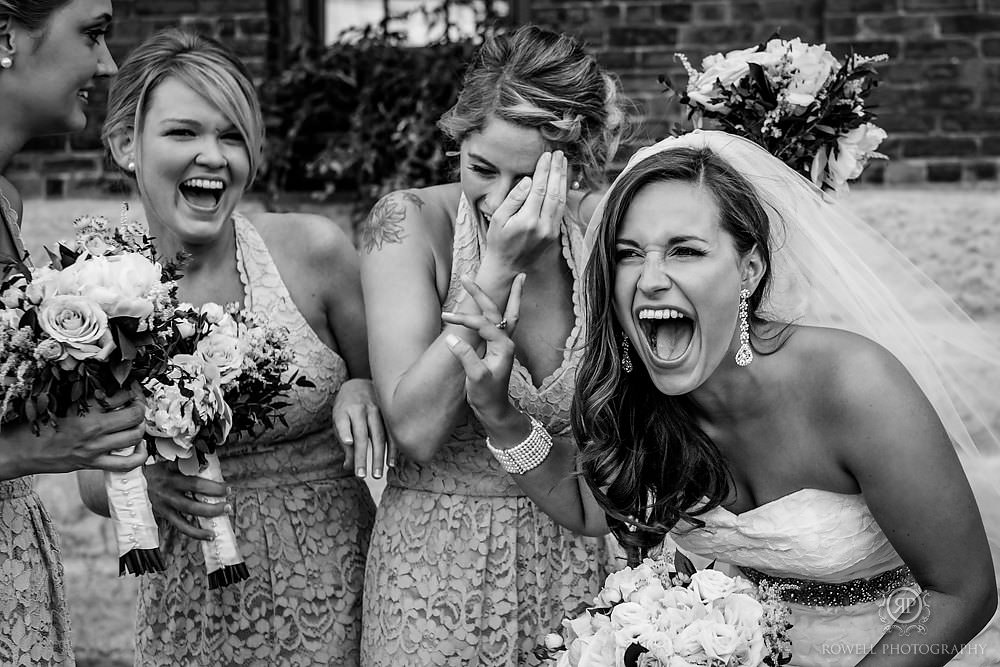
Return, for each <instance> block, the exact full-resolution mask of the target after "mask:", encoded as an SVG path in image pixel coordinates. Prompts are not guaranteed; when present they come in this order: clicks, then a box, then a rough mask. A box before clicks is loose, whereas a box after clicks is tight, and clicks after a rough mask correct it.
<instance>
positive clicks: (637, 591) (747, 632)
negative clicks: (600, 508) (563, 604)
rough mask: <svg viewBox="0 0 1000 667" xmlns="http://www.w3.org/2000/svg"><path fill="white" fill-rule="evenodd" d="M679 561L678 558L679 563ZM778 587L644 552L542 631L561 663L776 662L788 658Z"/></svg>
mask: <svg viewBox="0 0 1000 667" xmlns="http://www.w3.org/2000/svg"><path fill="white" fill-rule="evenodd" d="M675 564H676V566H675ZM788 613H789V611H788V608H787V606H785V605H784V604H783V603H782V602H781V600H780V591H778V590H775V589H771V588H767V587H766V586H764V587H762V588H760V589H758V588H755V587H754V586H753V584H751V583H750V582H749V581H747V580H745V579H743V578H741V577H729V576H727V575H726V574H724V573H722V572H719V571H717V570H714V569H711V566H710V567H709V568H708V569H704V570H695V568H694V566H693V565H692V564H691V562H690V561H689V560H688V559H687V558H685V557H684V556H683V555H682V554H680V552H677V554H675V556H674V559H673V562H667V561H654V560H650V559H648V558H647V559H646V560H644V561H642V563H641V564H640V565H638V566H637V567H634V568H632V567H626V568H625V569H623V570H621V571H619V572H615V573H613V574H611V575H610V576H608V578H607V581H606V582H605V584H604V588H603V589H602V590H601V592H600V593H599V594H598V596H597V597H596V598H595V599H594V606H593V607H592V608H590V609H588V610H586V611H585V612H584V613H583V614H582V615H580V616H578V617H576V618H572V619H566V620H564V621H563V628H564V630H565V632H566V638H565V641H564V639H563V637H562V635H560V634H557V633H553V634H550V635H548V636H546V637H545V640H544V647H541V648H539V650H538V651H537V653H538V655H539V657H541V658H543V659H549V660H554V661H555V664H556V667H576V666H577V665H595V666H597V665H601V666H603V665H607V667H613V666H617V665H625V667H694V666H696V665H697V666H702V665H706V666H711V667H737V666H739V667H758V666H759V665H771V666H772V667H777V666H778V665H783V664H786V663H788V662H789V660H791V644H790V642H789V640H788V638H787V634H786V633H787V630H788V628H789V627H791V626H790V625H789V624H788Z"/></svg>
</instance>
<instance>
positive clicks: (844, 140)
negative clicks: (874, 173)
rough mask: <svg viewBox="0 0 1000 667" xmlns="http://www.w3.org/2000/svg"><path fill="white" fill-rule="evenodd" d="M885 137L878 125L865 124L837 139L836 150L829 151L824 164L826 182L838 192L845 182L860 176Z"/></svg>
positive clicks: (883, 131)
mask: <svg viewBox="0 0 1000 667" xmlns="http://www.w3.org/2000/svg"><path fill="white" fill-rule="evenodd" d="M887 136H889V135H887V134H886V132H885V130H883V129H882V128H881V127H879V126H878V125H874V124H872V123H865V124H864V125H859V126H858V127H856V128H854V129H853V130H851V131H850V132H848V133H847V134H845V135H843V136H842V137H840V138H838V139H837V150H836V151H831V153H830V156H829V160H828V161H827V164H826V171H827V177H826V182H827V183H828V184H829V185H830V186H832V187H833V188H834V189H835V190H840V189H841V187H842V186H843V185H844V183H846V182H847V181H850V180H853V179H855V178H857V177H858V176H860V175H861V172H862V171H864V169H865V167H866V166H867V165H868V160H869V159H870V158H871V156H872V153H874V152H875V149H876V148H878V146H879V144H881V143H882V140H883V139H885V138H886V137H887Z"/></svg>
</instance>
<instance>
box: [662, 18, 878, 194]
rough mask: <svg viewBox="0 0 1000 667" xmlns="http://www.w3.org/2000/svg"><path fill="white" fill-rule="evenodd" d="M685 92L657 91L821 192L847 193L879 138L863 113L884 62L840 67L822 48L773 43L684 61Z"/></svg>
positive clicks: (859, 60) (860, 59)
mask: <svg viewBox="0 0 1000 667" xmlns="http://www.w3.org/2000/svg"><path fill="white" fill-rule="evenodd" d="M677 58H678V59H679V60H680V61H681V63H682V64H683V65H684V68H685V70H687V75H688V81H687V86H686V87H685V88H683V89H681V88H676V87H675V86H674V85H673V84H672V83H671V82H670V81H669V80H668V79H667V78H665V77H661V81H662V82H663V84H664V85H665V86H666V87H667V88H668V89H669V90H670V91H672V92H673V93H674V94H677V95H678V96H679V99H680V102H681V104H683V105H685V106H687V107H688V117H689V118H691V119H692V120H693V121H694V124H695V126H696V127H701V125H702V121H703V120H704V119H710V120H713V121H715V122H717V123H718V124H719V125H720V126H721V128H722V129H723V130H725V131H726V132H730V133H732V134H736V135H739V136H742V137H746V138H747V139H750V140H752V141H754V142H756V143H758V144H760V145H761V146H763V147H764V148H766V149H767V150H768V151H769V152H770V153H771V154H772V155H774V156H775V157H777V158H779V159H781V160H782V161H784V162H785V163H786V164H787V165H789V166H790V167H792V168H793V169H795V170H796V171H799V172H801V173H803V174H805V175H806V176H808V177H809V178H810V179H811V180H812V181H813V182H814V183H815V184H816V185H818V186H820V187H828V188H832V189H833V190H836V191H841V190H844V189H846V183H847V181H849V180H853V179H856V178H858V177H859V176H860V175H861V172H862V171H863V170H864V168H865V167H866V166H867V164H868V161H869V160H870V159H872V158H884V157H885V156H884V155H881V154H880V153H877V152H876V149H877V148H878V146H879V144H880V143H881V142H882V140H883V139H885V137H886V133H885V131H884V130H882V129H881V128H880V127H878V126H877V125H875V124H873V123H872V122H871V121H872V120H873V119H874V115H873V114H872V112H871V110H870V109H869V108H868V107H867V106H866V104H867V98H868V96H869V94H870V93H871V91H872V89H873V88H874V87H875V85H876V84H877V76H878V74H877V72H876V70H875V65H876V64H877V63H880V62H883V61H885V60H887V59H888V58H887V56H885V55H879V56H874V57H866V56H861V55H857V54H855V53H853V52H852V53H851V54H850V55H849V56H848V57H847V58H846V59H845V60H844V62H843V63H841V62H840V61H838V60H837V59H836V58H834V57H833V55H832V54H831V53H830V52H829V51H828V50H827V49H826V46H825V45H823V44H819V45H813V44H806V43H804V42H802V41H801V40H800V39H798V38H795V39H792V40H783V39H779V38H777V37H773V38H771V39H770V40H768V41H767V42H765V43H763V44H760V45H759V46H754V47H751V48H748V49H742V50H736V51H730V52H729V53H725V54H723V53H715V54H712V55H710V56H708V57H706V58H705V59H704V60H703V61H702V62H701V71H699V70H697V69H695V68H694V67H693V66H692V65H691V63H690V62H689V61H688V59H687V58H686V57H685V56H684V55H683V54H677Z"/></svg>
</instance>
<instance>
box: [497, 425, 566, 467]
mask: <svg viewBox="0 0 1000 667" xmlns="http://www.w3.org/2000/svg"><path fill="white" fill-rule="evenodd" d="M528 419H529V420H531V433H529V434H528V437H527V438H525V439H524V440H522V441H521V442H520V443H518V444H517V445H514V446H513V447H511V448H510V449H497V448H496V447H494V446H493V445H491V444H490V439H489V438H488V437H487V438H486V448H487V449H489V450H490V454H492V455H493V456H494V458H496V460H497V461H499V462H500V465H501V466H502V467H503V469H504V470H506V471H507V472H509V473H511V474H512V475H523V474H524V473H526V472H528V471H529V470H533V469H535V468H537V467H538V466H540V465H541V464H542V462H543V461H544V460H545V458H546V457H547V456H548V455H549V450H550V449H552V436H550V435H549V432H548V431H546V430H545V427H544V426H542V423H541V422H540V421H538V420H537V419H535V418H534V417H532V416H531V415H528Z"/></svg>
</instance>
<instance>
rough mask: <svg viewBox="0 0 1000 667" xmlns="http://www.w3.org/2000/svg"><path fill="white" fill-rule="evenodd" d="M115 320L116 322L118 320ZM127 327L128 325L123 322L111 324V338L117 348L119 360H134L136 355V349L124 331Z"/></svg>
mask: <svg viewBox="0 0 1000 667" xmlns="http://www.w3.org/2000/svg"><path fill="white" fill-rule="evenodd" d="M115 319H116V320H117V319H118V318H115ZM127 326H128V325H126V324H124V323H123V322H115V323H114V324H112V325H111V337H112V338H113V339H114V341H115V345H117V346H118V352H119V354H120V355H121V358H122V359H128V360H132V359H135V357H136V354H138V349H137V348H136V346H135V343H134V342H133V341H132V339H131V337H130V336H129V334H128V332H127V331H126V328H127Z"/></svg>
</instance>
